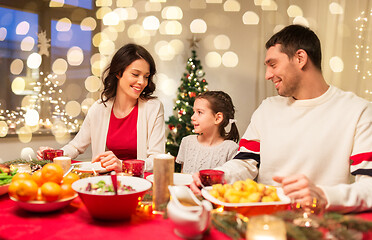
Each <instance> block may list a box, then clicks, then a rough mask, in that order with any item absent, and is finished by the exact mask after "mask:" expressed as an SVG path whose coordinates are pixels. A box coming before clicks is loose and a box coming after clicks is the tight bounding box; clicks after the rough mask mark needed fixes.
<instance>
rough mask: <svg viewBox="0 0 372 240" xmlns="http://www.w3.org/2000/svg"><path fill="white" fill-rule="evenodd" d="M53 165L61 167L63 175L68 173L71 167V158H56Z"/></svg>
mask: <svg viewBox="0 0 372 240" xmlns="http://www.w3.org/2000/svg"><path fill="white" fill-rule="evenodd" d="M53 163H55V164H58V165H60V166H61V167H62V169H63V173H66V172H67V171H68V169H69V168H70V167H71V158H69V157H66V156H62V157H55V158H54V159H53Z"/></svg>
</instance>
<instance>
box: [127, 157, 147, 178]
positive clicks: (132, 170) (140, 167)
mask: <svg viewBox="0 0 372 240" xmlns="http://www.w3.org/2000/svg"><path fill="white" fill-rule="evenodd" d="M144 172H145V161H143V160H138V159H131V160H123V173H126V174H128V175H131V176H134V177H140V178H143V173H144Z"/></svg>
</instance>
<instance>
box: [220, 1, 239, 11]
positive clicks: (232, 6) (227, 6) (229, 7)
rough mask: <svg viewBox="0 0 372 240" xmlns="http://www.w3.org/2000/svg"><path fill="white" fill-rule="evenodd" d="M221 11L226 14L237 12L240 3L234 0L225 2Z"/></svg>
mask: <svg viewBox="0 0 372 240" xmlns="http://www.w3.org/2000/svg"><path fill="white" fill-rule="evenodd" d="M223 10H224V11H226V12H239V11H240V3H239V2H238V1H236V0H226V2H225V3H224V4H223Z"/></svg>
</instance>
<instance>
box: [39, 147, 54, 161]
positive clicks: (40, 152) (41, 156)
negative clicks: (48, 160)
mask: <svg viewBox="0 0 372 240" xmlns="http://www.w3.org/2000/svg"><path fill="white" fill-rule="evenodd" d="M47 149H53V148H51V147H39V150H37V159H38V160H43V151H44V150H47Z"/></svg>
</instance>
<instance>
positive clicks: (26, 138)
mask: <svg viewBox="0 0 372 240" xmlns="http://www.w3.org/2000/svg"><path fill="white" fill-rule="evenodd" d="M16 133H17V134H18V139H19V141H20V142H22V143H29V142H31V139H32V130H31V128H30V127H27V126H24V127H21V128H19V129H18V130H17V131H16Z"/></svg>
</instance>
